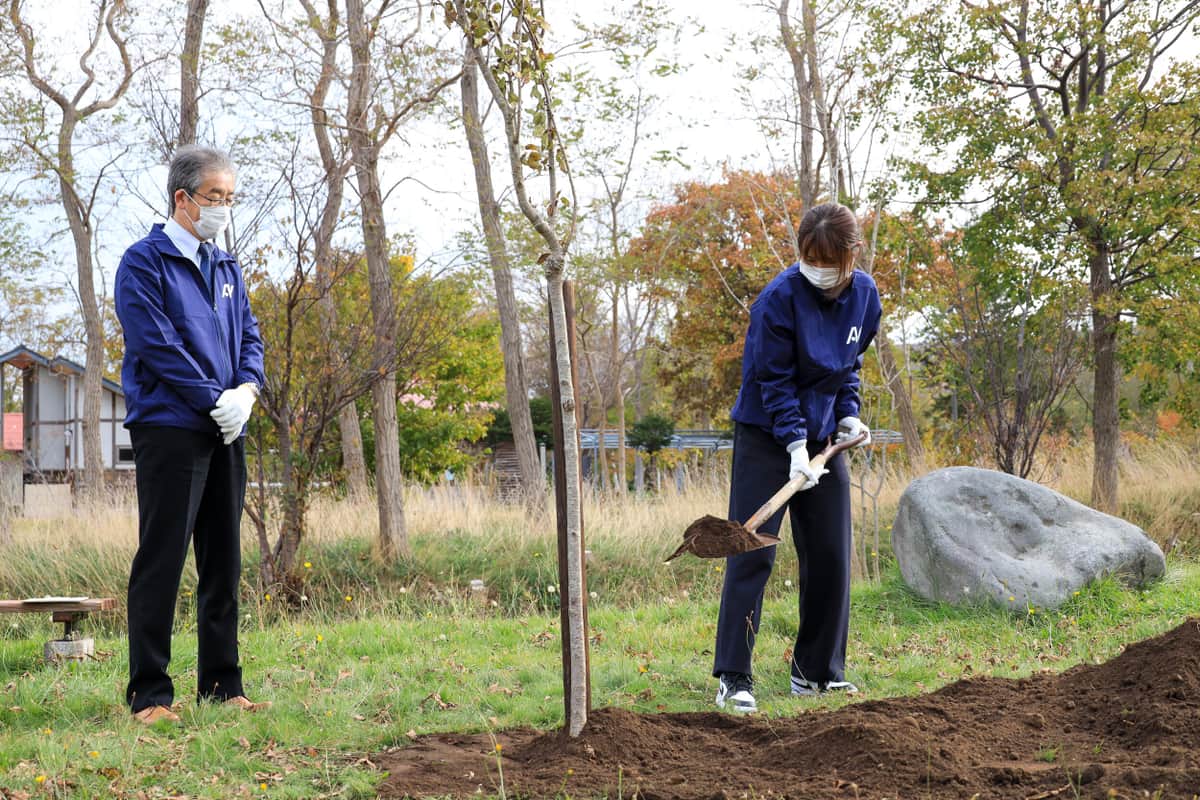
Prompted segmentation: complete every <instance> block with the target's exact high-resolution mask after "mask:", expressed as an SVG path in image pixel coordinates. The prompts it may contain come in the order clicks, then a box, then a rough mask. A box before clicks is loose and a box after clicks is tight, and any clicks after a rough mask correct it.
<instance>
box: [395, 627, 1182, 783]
mask: <svg viewBox="0 0 1200 800" xmlns="http://www.w3.org/2000/svg"><path fill="white" fill-rule="evenodd" d="M496 742H498V743H499V744H500V745H501V746H502V749H501V753H500V755H501V758H500V759H499V764H498V759H497V753H496V750H495V748H494V744H493V741H492V739H491V738H490V737H489V736H487V735H486V734H482V735H435V736H427V737H422V738H420V739H418V740H417V741H416V742H415V743H414V744H412V745H410V746H408V747H405V748H402V749H398V750H394V751H390V752H388V753H384V754H382V755H380V756H378V757H377V759H376V763H377V764H379V765H380V766H381V768H382V769H384V770H387V771H388V773H389V775H388V778H387V779H386V781H385V782H384V784H383V786H382V787H381V791H380V796H382V797H391V798H397V797H428V796H437V797H468V796H472V795H478V794H479V793H480V792H482V793H483V794H484V795H495V794H498V793H499V789H500V786H501V775H500V770H499V769H498V766H499V767H502V768H503V786H504V792H505V794H506V795H507V796H509V797H555V796H571V797H577V798H588V797H602V796H605V795H607V796H608V797H614V798H615V797H624V798H631V797H634V796H635V795H636V796H637V797H644V798H658V799H660V800H692V799H693V798H696V799H701V800H708V799H709V798H742V797H746V798H761V797H781V798H855V800H867V798H878V799H879V800H883V798H889V799H890V800H904V799H905V798H921V799H923V800H930V799H934V798H936V799H939V800H940V798H956V799H957V798H962V800H968V799H969V798H973V797H978V798H980V799H981V800H982V798H999V799H1001V800H1009V799H1010V798H1020V800H1048V798H1064V800H1065V799H1066V798H1077V797H1086V798H1111V797H1126V798H1133V797H1150V796H1154V797H1162V798H1184V800H1195V798H1197V797H1200V619H1191V620H1188V621H1187V622H1186V623H1184V624H1183V625H1181V626H1180V627H1178V628H1176V629H1175V630H1173V631H1170V632H1168V633H1165V634H1163V635H1162V636H1158V637H1155V638H1153V639H1148V640H1146V641H1142V642H1138V643H1136V644H1133V645H1130V646H1129V647H1127V648H1126V649H1125V651H1124V652H1123V653H1122V654H1121V655H1119V656H1118V657H1116V658H1114V659H1113V660H1111V661H1109V662H1107V663H1105V664H1101V665H1099V666H1095V665H1081V666H1078V667H1075V668H1073V669H1071V670H1068V671H1067V672H1064V673H1061V674H1040V675H1036V676H1033V677H1030V678H1026V679H1023V680H1004V679H1000V678H972V679H969V680H963V681H959V682H957V683H954V684H951V685H949V686H946V687H944V688H943V689H941V690H939V691H937V692H933V693H931V694H927V695H921V696H918V697H904V698H895V699H890V700H878V701H868V702H861V703H856V704H853V705H850V706H847V707H844V708H841V709H838V710H836V711H813V712H811V713H804V714H800V715H798V716H796V717H791V718H787V719H770V720H768V719H762V718H755V717H748V718H744V717H734V716H730V715H727V714H718V713H692V714H637V713H633V712H630V711H623V710H619V709H598V710H596V711H594V712H592V713H591V714H590V715H589V718H588V724H587V727H586V728H585V729H584V731H583V734H582V735H580V736H578V737H576V738H574V739H571V738H569V737H567V736H565V735H563V734H561V732H556V731H551V732H544V731H533V730H524V729H523V730H514V731H507V732H504V733H500V734H497V735H496Z"/></svg>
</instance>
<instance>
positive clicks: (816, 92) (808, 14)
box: [801, 0, 845, 201]
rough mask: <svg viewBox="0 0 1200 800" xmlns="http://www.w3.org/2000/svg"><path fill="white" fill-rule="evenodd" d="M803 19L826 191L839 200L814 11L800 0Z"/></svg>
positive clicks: (833, 138)
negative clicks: (826, 175) (825, 163)
mask: <svg viewBox="0 0 1200 800" xmlns="http://www.w3.org/2000/svg"><path fill="white" fill-rule="evenodd" d="M801 9H802V11H801V13H802V14H803V17H804V52H805V55H806V56H807V58H808V80H809V83H810V85H811V87H812V90H811V91H812V104H813V106H814V111H815V113H816V118H817V124H818V125H820V126H821V140H822V141H823V142H824V144H825V153H826V154H827V155H828V156H829V191H830V194H832V195H833V196H832V198H831V199H832V200H835V201H840V200H841V198H842V196H843V195H844V194H845V187H844V186H843V185H842V180H841V172H842V171H841V164H840V159H839V157H838V141H837V136H836V135H835V133H834V130H833V109H832V108H830V107H829V105H828V104H827V103H826V102H825V81H824V80H823V79H822V77H821V62H820V60H819V58H818V55H817V12H816V9H815V8H813V0H801Z"/></svg>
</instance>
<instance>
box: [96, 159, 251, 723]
mask: <svg viewBox="0 0 1200 800" xmlns="http://www.w3.org/2000/svg"><path fill="white" fill-rule="evenodd" d="M234 183H235V170H234V166H233V162H231V161H230V160H229V157H228V156H227V155H226V154H224V153H222V152H221V151H219V150H214V149H212V148H207V147H197V146H186V147H181V148H180V149H179V150H178V151H177V152H176V153H175V156H174V157H173V158H172V160H171V165H170V168H169V171H168V174H167V194H168V196H169V198H170V210H169V217H168V219H167V221H166V223H165V224H156V225H154V226H152V228H151V230H150V233H149V235H147V236H146V237H145V238H144V239H142V240H141V241H139V242H137V243H135V244H134V245H133V246H131V247H130V248H129V249H128V250H126V251H125V255H124V256H123V257H122V258H121V264H120V266H119V267H117V277H116V289H115V301H116V308H117V316H118V317H119V318H120V320H121V327H122V329H123V331H124V337H125V358H124V362H123V364H122V366H121V384H122V387H123V388H124V390H125V406H126V409H127V411H128V413H127V414H126V417H125V426H126V427H127V428H129V434H130V439H131V441H132V443H133V454H134V463H135V465H136V467H137V495H138V550H137V554H136V555H135V556H134V559H133V565H132V567H131V569H130V574H129V686H128V688H127V689H126V693H125V698H126V701H127V702H128V703H129V707H130V710H131V711H132V712H133V714H134V716H135V717H136V718H137V719H138V720H139V721H141V722H144V723H145V724H147V725H150V724H153V723H155V722H158V721H159V720H168V721H170V722H179V721H180V719H179V716H178V715H177V714H175V713H174V712H173V711H172V710H171V703H172V701H173V700H174V686H173V685H172V683H171V678H170V676H169V675H168V674H167V665H168V663H169V662H170V660H171V625H172V622H173V621H174V618H175V599H176V596H177V594H178V592H179V580H180V576H181V574H182V572H183V562H184V559H185V558H186V557H187V548H188V540H189V539H191V541H192V545H193V547H194V548H195V553H196V571H197V573H198V576H199V584H198V586H197V603H196V611H197V616H198V624H197V635H198V639H199V654H198V656H199V657H198V685H197V694H198V696H199V697H200V698H201V699H208V700H216V701H220V702H225V703H228V704H230V705H233V706H236V707H238V708H241V709H243V710H246V711H254V710H257V709H259V708H261V707H263V706H265V705H267V704H264V703H253V702H251V701H250V700H248V699H247V698H246V696H245V692H244V691H243V689H242V672H241V667H240V665H239V659H238V642H237V623H238V583H239V580H240V578H241V535H240V532H241V516H242V502H243V499H244V497H245V491H246V451H245V445H244V442H243V440H242V431H243V428H244V426H245V424H246V421H247V420H248V419H249V418H250V411H251V409H252V408H253V406H254V401H255V399H256V398H257V397H258V390H259V387H261V386H262V383H263V346H262V339H261V338H260V336H259V333H258V322H257V320H255V318H254V314H252V313H251V311H250V303H249V300H248V298H247V296H246V286H245V283H244V282H243V280H242V273H241V269H240V268H239V267H238V264H237V261H236V260H235V259H234V258H233V256H231V255H230V254H229V253H226V252H225V251H224V250H221V249H220V248H218V247H216V246H215V245H214V244H213V240H215V239H216V238H217V237H218V236H219V235H220V234H221V233H222V232H223V231H224V229H225V227H226V226H227V225H228V224H229V216H230V208H231V207H232V206H233V204H234Z"/></svg>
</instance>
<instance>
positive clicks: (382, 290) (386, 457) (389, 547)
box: [346, 0, 411, 561]
mask: <svg viewBox="0 0 1200 800" xmlns="http://www.w3.org/2000/svg"><path fill="white" fill-rule="evenodd" d="M346 24H347V29H348V31H349V40H350V52H351V57H352V63H353V71H352V72H351V78H350V91H349V104H348V113H347V117H348V124H349V128H350V147H351V150H352V152H353V155H354V168H355V178H356V180H357V182H358V193H359V200H360V203H361V206H362V229H363V244H364V247H365V249H366V256H367V273H368V277H369V284H370V292H371V316H372V318H373V319H374V323H375V348H376V355H377V363H380V364H391V363H394V360H395V354H394V348H395V338H396V334H395V326H396V308H395V299H394V298H393V296H392V278H391V270H390V265H389V261H388V244H387V231H386V228H385V227H384V221H383V193H382V191H381V189H380V186H379V152H378V148H377V143H376V142H374V141H372V139H371V136H370V133H369V130H370V129H369V120H368V116H369V114H370V105H371V104H370V98H371V89H372V80H373V79H372V72H371V52H370V45H369V39H368V32H367V26H366V23H365V21H364V17H363V0H346ZM371 396H372V400H373V401H374V412H375V413H374V416H375V490H376V498H377V502H378V505H379V551H380V555H381V557H382V558H383V559H384V560H385V561H391V560H393V559H394V558H395V557H396V556H398V555H399V556H404V557H408V556H409V555H411V548H410V546H409V542H408V531H407V528H406V526H405V521H404V501H403V497H402V495H401V487H402V481H403V476H402V475H401V473H400V435H399V427H398V425H397V422H396V376H395V373H394V372H391V371H389V373H388V375H387V376H386V377H384V378H383V379H382V380H380V381H379V383H377V384H375V385H374V387H372V390H371Z"/></svg>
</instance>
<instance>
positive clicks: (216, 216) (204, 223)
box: [188, 195, 229, 242]
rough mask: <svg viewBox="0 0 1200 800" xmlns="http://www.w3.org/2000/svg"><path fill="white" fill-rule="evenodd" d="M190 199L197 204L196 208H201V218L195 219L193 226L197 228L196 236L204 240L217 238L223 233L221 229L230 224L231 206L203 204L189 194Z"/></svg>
mask: <svg viewBox="0 0 1200 800" xmlns="http://www.w3.org/2000/svg"><path fill="white" fill-rule="evenodd" d="M188 199H189V200H191V201H192V202H193V203H195V204H196V208H198V209H200V219H198V220H193V222H192V227H193V228H195V229H196V236H197V237H198V238H199V239H200V241H202V242H207V241H208V240H209V239H215V238H217V237H218V236H220V235H221V231H223V230H225V226H227V225H228V224H229V206H226V205H219V206H202V205H200V204H199V203H196V199H195V198H194V197H192V196H191V195H188Z"/></svg>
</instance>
